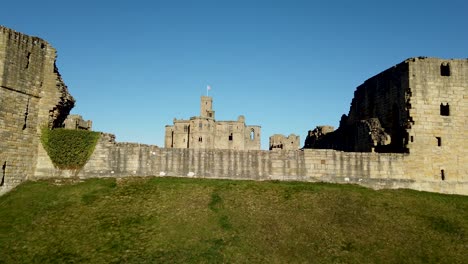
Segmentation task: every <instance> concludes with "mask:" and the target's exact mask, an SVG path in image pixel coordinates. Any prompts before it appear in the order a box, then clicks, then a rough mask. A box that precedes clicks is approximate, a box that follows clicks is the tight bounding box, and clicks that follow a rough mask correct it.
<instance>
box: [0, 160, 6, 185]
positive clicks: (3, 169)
mask: <svg viewBox="0 0 468 264" xmlns="http://www.w3.org/2000/svg"><path fill="white" fill-rule="evenodd" d="M6 166H7V162H6V161H5V162H4V163H3V166H2V181H1V182H0V186H3V185H5V174H6Z"/></svg>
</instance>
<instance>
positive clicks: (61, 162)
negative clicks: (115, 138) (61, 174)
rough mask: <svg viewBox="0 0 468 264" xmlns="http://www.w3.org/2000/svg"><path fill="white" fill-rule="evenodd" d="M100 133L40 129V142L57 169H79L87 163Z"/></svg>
mask: <svg viewBox="0 0 468 264" xmlns="http://www.w3.org/2000/svg"><path fill="white" fill-rule="evenodd" d="M99 136H100V133H99V132H93V131H86V130H70V129H53V130H49V129H47V128H43V129H42V135H41V141H42V145H43V146H44V149H45V150H46V151H47V154H48V155H49V157H50V159H51V160H52V163H54V165H55V166H56V167H57V168H59V169H81V168H82V167H83V166H84V165H85V164H86V162H87V161H88V159H89V157H91V154H93V151H94V148H95V147H96V144H97V142H98V140H99Z"/></svg>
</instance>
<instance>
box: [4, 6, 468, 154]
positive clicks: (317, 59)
mask: <svg viewBox="0 0 468 264" xmlns="http://www.w3.org/2000/svg"><path fill="white" fill-rule="evenodd" d="M4 2H5V3H2V4H1V10H2V12H1V13H2V14H1V16H0V24H1V25H4V26H7V27H10V28H13V29H15V30H17V31H20V32H23V33H26V34H29V35H34V36H39V37H41V38H43V39H45V40H47V41H48V42H49V43H51V44H52V45H53V46H54V47H55V48H56V49H57V51H58V59H57V65H58V67H59V70H60V73H61V74H62V77H63V79H64V81H65V83H66V84H67V85H68V88H69V90H70V92H71V93H72V95H73V96H74V97H75V99H76V101H77V103H76V107H75V108H74V110H73V111H72V112H73V113H76V114H81V115H83V117H84V118H85V119H91V120H93V122H94V129H95V130H98V131H104V132H110V133H114V134H116V136H117V140H118V141H130V142H141V143H147V144H156V145H159V146H163V145H164V126H165V125H167V124H172V120H173V118H174V117H176V118H189V117H191V116H195V115H198V114H199V97H200V96H201V95H203V94H204V93H205V92H206V86H207V85H211V86H212V90H211V92H210V95H212V96H213V99H214V109H215V111H216V117H217V119H218V120H233V119H234V120H235V119H237V117H238V116H239V115H241V114H242V115H244V116H245V117H246V123H247V124H249V125H261V126H262V134H263V135H262V148H264V149H267V148H268V137H269V136H270V135H272V134H275V133H281V134H286V135H289V134H290V133H295V134H297V135H300V136H301V141H302V142H303V140H304V139H305V136H306V135H307V131H308V130H309V129H313V128H314V127H315V126H317V125H324V124H330V125H334V126H335V127H336V126H337V125H338V122H339V119H340V117H341V115H342V114H344V113H346V114H347V113H348V110H349V105H350V102H351V99H352V96H353V92H354V90H355V88H356V87H357V86H358V85H360V84H361V83H363V82H364V81H365V80H366V79H368V78H370V77H372V76H373V75H375V74H377V73H379V72H381V71H383V70H385V69H387V68H389V67H392V66H393V65H395V64H397V63H399V62H401V61H403V60H405V59H406V58H409V57H416V56H428V57H442V58H467V57H468V56H467V55H468V29H467V27H468V1H466V0H456V1H451V0H447V1H441V0H437V1H433V0H426V1H411V0H405V1H402V0H394V1H360V0H355V1H344V0H343V1H312V0H304V1H301V0H283V1H274V0H269V1H264V0H260V1H255V0H247V1H245V0H235V1H234V0H231V1H222V0H212V1H206V0H193V1H188V0H187V1H182V0H167V1H158V0H155V1H149V0H148V1H138V0H133V1H97V0H94V1H90V0H80V1H63V0H61V1H49V0H43V1H30V0H27V1H4Z"/></svg>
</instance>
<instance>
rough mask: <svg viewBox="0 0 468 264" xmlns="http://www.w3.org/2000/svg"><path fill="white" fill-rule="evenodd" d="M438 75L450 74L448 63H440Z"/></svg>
mask: <svg viewBox="0 0 468 264" xmlns="http://www.w3.org/2000/svg"><path fill="white" fill-rule="evenodd" d="M440 76H450V64H448V63H442V64H441V65H440Z"/></svg>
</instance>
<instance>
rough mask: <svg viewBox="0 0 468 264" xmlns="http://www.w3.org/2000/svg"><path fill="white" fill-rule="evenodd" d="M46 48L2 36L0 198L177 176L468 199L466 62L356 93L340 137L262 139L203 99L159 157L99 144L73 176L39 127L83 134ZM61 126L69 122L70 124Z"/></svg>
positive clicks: (146, 148)
mask: <svg viewBox="0 0 468 264" xmlns="http://www.w3.org/2000/svg"><path fill="white" fill-rule="evenodd" d="M55 59H56V51H55V49H54V48H53V47H52V46H51V45H49V44H48V43H47V42H46V41H44V40H42V39H39V38H36V37H30V36H26V35H24V34H21V33H18V32H16V31H14V30H11V29H7V28H4V27H0V139H1V140H0V164H1V165H2V171H1V174H0V176H1V184H0V194H3V193H5V192H7V191H9V190H11V189H12V188H14V187H15V186H17V185H18V184H20V183H21V182H23V181H25V180H28V179H40V178H48V177H72V176H77V177H81V178H89V177H124V176H180V177H203V178H227V179H251V180H297V181H310V182H314V181H323V182H335V183H355V184H360V185H363V186H368V187H372V188H376V189H379V188H410V189H415V190H424V191H431V192H441V193H453V194H463V195H468V162H467V156H468V146H467V140H466V138H467V130H468V126H467V124H468V123H467V113H468V109H467V106H468V95H467V94H466V90H467V86H468V59H450V60H445V59H436V58H422V57H420V58H410V59H407V60H405V61H403V62H402V63H400V64H398V65H396V66H394V67H392V68H389V69H388V70H385V71H383V72H382V73H380V74H377V75H376V76H374V77H372V78H370V79H369V80H367V81H365V82H364V83H363V84H362V85H361V86H359V87H358V88H357V89H356V92H355V94H354V98H353V100H352V102H351V107H350V110H349V113H348V114H347V115H343V116H342V118H341V121H340V125H339V127H338V128H337V129H336V130H335V129H334V128H332V127H329V126H319V127H317V128H316V129H314V130H311V131H309V133H308V135H307V138H306V140H305V145H304V148H303V149H300V150H299V149H297V148H298V146H299V137H298V136H295V135H290V136H289V137H285V136H282V135H274V136H272V137H270V149H271V151H266V150H259V149H260V137H261V131H260V127H259V126H246V125H245V120H244V118H243V117H242V116H241V117H239V118H238V120H237V121H216V120H215V113H214V111H213V109H212V98H211V97H202V98H201V113H200V116H197V117H192V118H190V119H189V120H174V124H173V125H171V126H167V127H166V137H165V148H159V147H157V146H150V145H143V144H135V143H119V142H115V138H114V136H112V135H111V134H102V135H101V138H100V140H99V142H98V144H97V146H96V149H95V151H94V153H93V154H92V156H91V158H90V159H89V160H88V162H87V164H86V165H85V166H84V168H82V169H81V170H79V171H68V170H60V169H57V168H55V167H54V166H53V164H52V162H51V160H50V158H49V157H48V155H47V153H46V152H45V150H44V148H43V147H42V144H41V143H40V140H39V137H40V133H41V127H42V126H48V127H49V128H58V127H66V128H72V129H91V122H90V121H84V120H83V119H82V118H81V117H80V116H69V112H70V110H71V108H72V107H73V106H74V103H75V102H74V99H73V97H72V96H71V95H70V94H69V93H68V90H67V87H66V85H65V84H64V82H63V81H62V78H61V77H60V74H59V72H58V69H57V67H56V66H55ZM68 116H69V118H67V117H68Z"/></svg>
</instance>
